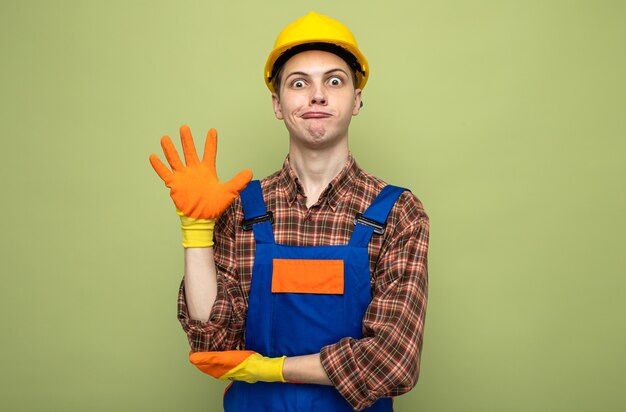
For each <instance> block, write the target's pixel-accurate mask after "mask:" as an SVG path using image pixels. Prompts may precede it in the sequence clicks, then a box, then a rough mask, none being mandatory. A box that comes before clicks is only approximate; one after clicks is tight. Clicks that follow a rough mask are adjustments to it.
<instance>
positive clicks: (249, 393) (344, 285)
mask: <svg viewBox="0 0 626 412" xmlns="http://www.w3.org/2000/svg"><path fill="white" fill-rule="evenodd" d="M404 190H406V189H403V188H399V187H395V186H386V187H385V188H383V190H382V191H381V192H380V193H379V195H378V196H377V197H376V199H375V200H374V202H373V203H372V204H371V206H370V207H369V208H368V209H367V210H366V211H365V212H364V213H363V214H362V215H357V218H356V219H355V228H354V231H353V233H352V236H351V238H350V241H349V242H348V244H347V245H334V246H286V245H280V244H276V242H275V241H274V233H273V231H272V224H271V214H268V212H267V209H266V206H265V202H264V200H263V194H262V191H261V185H260V182H259V181H258V180H255V181H252V182H250V183H249V184H248V186H247V187H246V189H245V190H244V191H243V192H242V193H241V201H242V206H243V212H244V229H247V230H249V229H250V228H252V230H253V232H254V239H255V242H256V255H255V259H254V266H253V269H252V283H251V286H250V297H249V303H248V314H247V319H246V348H245V349H247V350H253V351H256V352H258V353H260V354H262V355H263V356H269V357H279V356H283V355H286V356H298V355H308V354H314V353H319V351H320V349H321V348H322V347H324V346H327V345H331V344H334V343H336V342H338V341H339V340H341V339H342V338H345V337H352V338H354V339H359V338H361V337H362V321H363V316H364V314H365V310H366V309H367V307H368V305H369V303H370V300H371V290H370V266H369V256H368V250H367V247H368V243H369V241H370V238H371V237H372V234H373V233H374V232H375V231H376V232H378V233H382V232H383V231H384V224H385V222H386V220H387V216H388V215H389V212H390V210H391V208H392V207H393V205H394V203H395V202H396V200H397V199H398V197H399V196H400V194H401V193H402V192H403V191H404ZM224 410H225V411H226V412H234V411H272V412H281V411H284V412H291V411H317V412H319V411H322V412H334V411H352V408H351V407H350V405H349V404H348V402H346V400H345V399H343V397H342V396H341V395H340V394H339V392H338V391H337V390H336V389H335V388H334V387H333V386H325V385H309V384H296V383H280V382H272V383H269V382H257V383H254V384H249V383H246V382H239V381H237V382H233V384H232V385H231V386H230V387H229V388H228V389H227V391H226V393H225V395H224ZM366 410H367V411H391V410H392V399H391V398H382V399H379V400H378V401H377V402H376V403H374V404H373V405H372V406H371V407H369V408H368V409H366Z"/></svg>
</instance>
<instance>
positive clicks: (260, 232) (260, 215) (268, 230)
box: [241, 180, 274, 243]
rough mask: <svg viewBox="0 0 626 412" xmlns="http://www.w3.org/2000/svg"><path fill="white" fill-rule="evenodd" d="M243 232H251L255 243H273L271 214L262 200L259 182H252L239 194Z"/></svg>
mask: <svg viewBox="0 0 626 412" xmlns="http://www.w3.org/2000/svg"><path fill="white" fill-rule="evenodd" d="M241 206H242V208H243V225H242V226H243V230H252V231H253V232H254V240H255V241H256V242H257V243H274V232H273V231H272V221H273V216H272V212H268V211H267V208H266V207H265V201H264V200H263V191H262V190H261V182H259V181H258V180H252V181H251V182H250V183H248V186H246V188H245V189H244V190H243V191H242V192H241Z"/></svg>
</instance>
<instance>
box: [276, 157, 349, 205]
mask: <svg viewBox="0 0 626 412" xmlns="http://www.w3.org/2000/svg"><path fill="white" fill-rule="evenodd" d="M360 171H361V169H360V168H359V166H358V165H357V163H356V161H355V160H354V158H353V157H352V153H348V159H347V160H346V164H345V165H344V167H343V168H342V169H341V171H340V172H339V173H338V174H337V176H335V177H334V178H333V180H331V182H330V183H329V184H328V186H327V187H326V189H324V191H323V192H322V194H321V195H320V202H319V203H326V204H328V206H329V207H330V208H331V209H332V210H333V211H335V209H336V208H337V203H338V202H339V201H341V199H342V198H343V195H344V194H345V193H346V191H347V189H348V188H349V187H350V186H351V185H354V184H355V181H356V179H357V178H358V175H359V173H360ZM279 182H280V183H279V184H280V186H281V188H282V189H283V191H284V192H285V194H286V196H287V202H288V203H289V205H290V206H291V205H292V204H293V202H295V201H296V199H297V197H298V194H301V195H302V196H304V189H303V188H302V185H301V184H300V181H299V180H298V176H296V173H295V172H294V170H293V169H292V167H291V165H290V164H289V156H287V157H286V158H285V161H284V162H283V167H282V169H281V171H280V179H279Z"/></svg>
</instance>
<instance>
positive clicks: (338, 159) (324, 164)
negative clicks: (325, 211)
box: [289, 145, 349, 207]
mask: <svg viewBox="0 0 626 412" xmlns="http://www.w3.org/2000/svg"><path fill="white" fill-rule="evenodd" d="M348 154H349V152H348V146H347V145H345V147H341V148H337V147H334V148H332V149H331V150H324V149H321V150H300V148H298V147H297V146H296V145H290V147H289V164H290V165H291V167H292V168H293V171H294V172H295V174H296V176H298V180H299V181H300V184H301V185H302V188H303V189H304V193H305V194H306V197H307V200H306V205H307V207H311V206H313V205H314V204H315V203H317V201H318V199H319V197H320V195H321V194H322V192H323V191H324V189H326V187H327V186H328V184H329V183H330V182H331V181H332V180H333V179H334V178H335V176H337V175H338V174H339V172H341V169H343V167H344V166H345V164H346V161H347V160H348Z"/></svg>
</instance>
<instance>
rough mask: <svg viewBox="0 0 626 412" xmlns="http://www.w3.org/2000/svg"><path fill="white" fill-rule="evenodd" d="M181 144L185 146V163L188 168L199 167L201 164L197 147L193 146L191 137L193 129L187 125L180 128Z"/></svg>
mask: <svg viewBox="0 0 626 412" xmlns="http://www.w3.org/2000/svg"><path fill="white" fill-rule="evenodd" d="M180 142H181V143H182V145H183V154H184V155H185V163H186V164H187V166H191V165H197V164H198V163H200V159H198V154H197V153H196V147H195V146H194V144H193V137H191V129H189V126H187V125H186V124H184V125H182V126H180Z"/></svg>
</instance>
